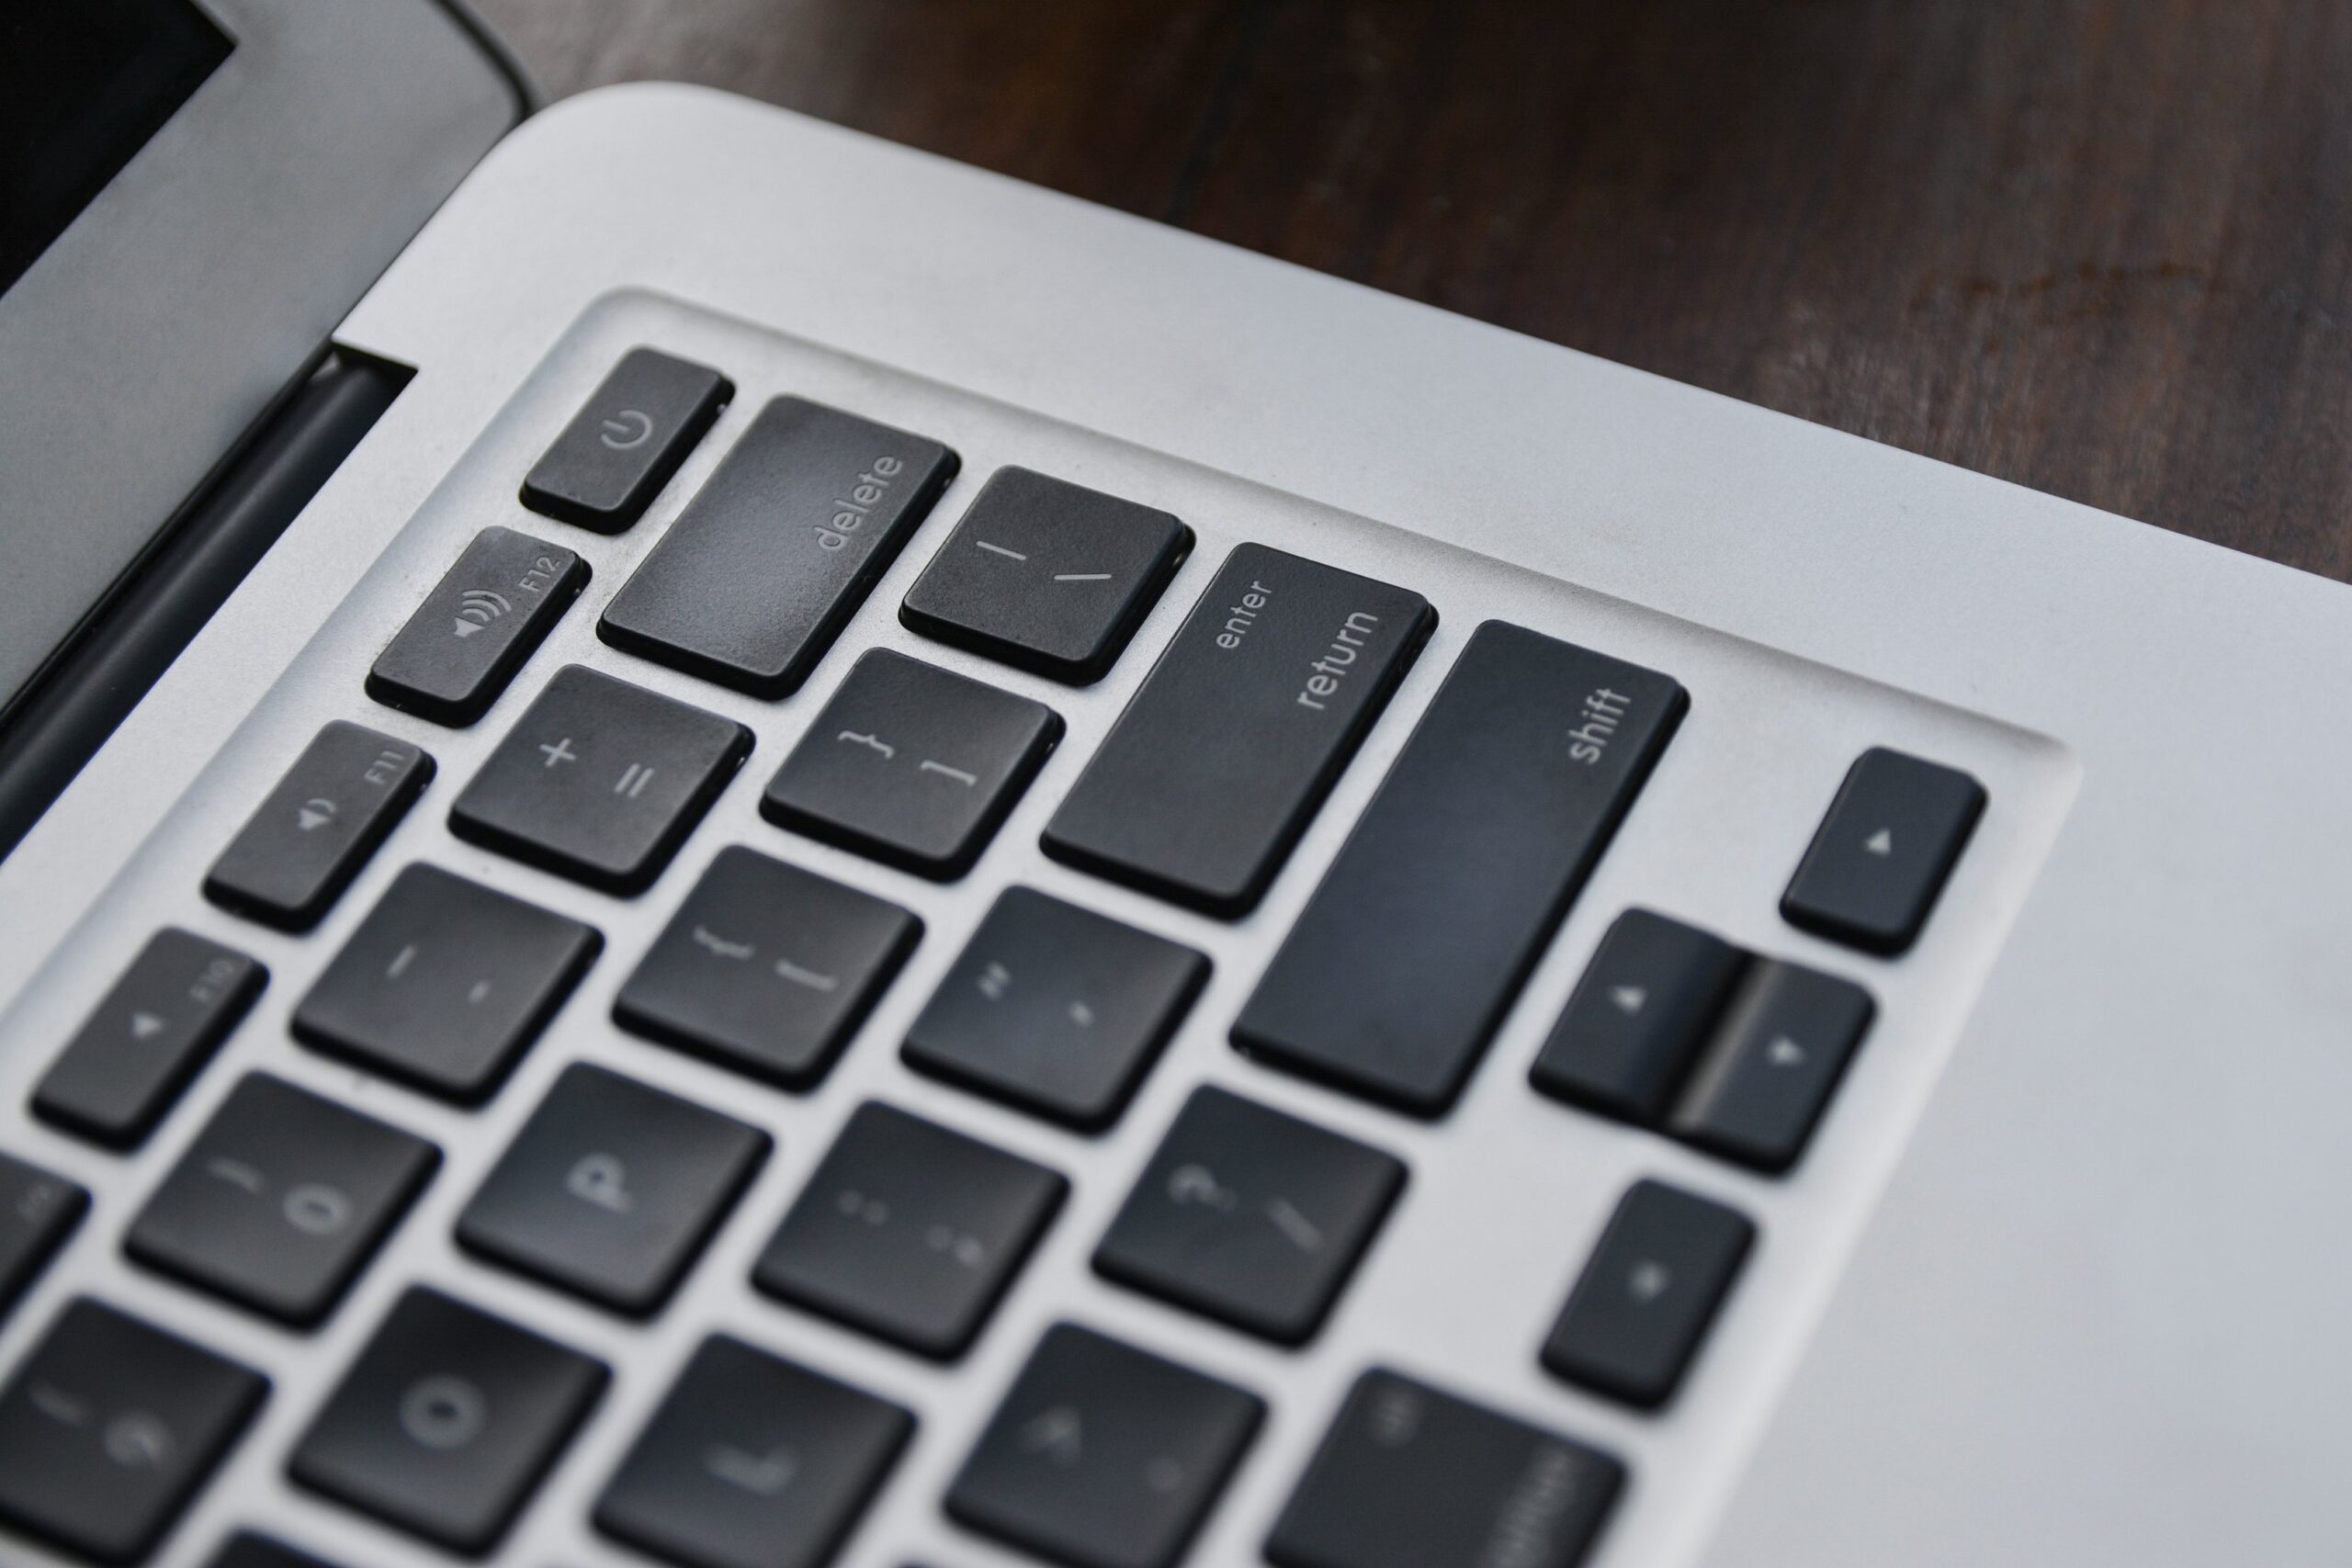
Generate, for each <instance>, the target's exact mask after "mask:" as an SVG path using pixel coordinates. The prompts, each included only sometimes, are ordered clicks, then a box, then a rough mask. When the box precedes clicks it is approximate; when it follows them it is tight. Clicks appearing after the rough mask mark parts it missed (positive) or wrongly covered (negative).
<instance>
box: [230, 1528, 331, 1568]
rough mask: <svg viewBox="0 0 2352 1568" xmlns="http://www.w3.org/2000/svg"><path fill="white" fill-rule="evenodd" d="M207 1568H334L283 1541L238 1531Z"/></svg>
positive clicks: (250, 1532) (251, 1532) (249, 1531)
mask: <svg viewBox="0 0 2352 1568" xmlns="http://www.w3.org/2000/svg"><path fill="white" fill-rule="evenodd" d="M206 1568H334V1565H333V1564H332V1563H329V1562H326V1561H325V1560H324V1559H322V1558H317V1557H313V1556H311V1554H310V1553H309V1552H307V1551H295V1550H294V1549H293V1548H292V1547H290V1546H288V1545H287V1544H286V1543H285V1542H284V1541H282V1540H271V1539H270V1538H269V1537H268V1536H266V1535H255V1534H254V1532H253V1531H251V1530H239V1531H238V1532H237V1533H236V1534H235V1535H232V1536H231V1537H230V1538H229V1539H228V1540H225V1541H223V1542H221V1543H220V1551H217V1552H215V1553H213V1555H212V1561H211V1562H209V1563H208V1564H207V1565H206Z"/></svg>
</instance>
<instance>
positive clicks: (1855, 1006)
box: [1670, 959, 1876, 1172]
mask: <svg viewBox="0 0 2352 1568" xmlns="http://www.w3.org/2000/svg"><path fill="white" fill-rule="evenodd" d="M1875 1010H1876V1009H1875V1007H1874V1005H1873V1004H1872V1003H1871V997H1870V993H1869V992H1868V991H1865V990H1863V989H1862V988H1861V987H1860V986H1857V985H1855V984H1854V983H1853V982H1852V981H1851V980H1841V979H1839V978H1838V976H1835V975H1824V974H1822V973H1821V972H1820V971H1819V970H1816V969H1805V968H1802V967H1800V966H1798V965H1797V964H1781V963H1777V962H1774V961H1772V960H1770V959H1759V960H1758V961H1757V962H1756V963H1755V964H1751V965H1750V966H1749V968H1748V971H1747V978H1746V980H1745V981H1743V982H1742V984H1741V986H1740V987H1739V990H1738V991H1737V993H1736V995H1735V996H1734V997H1733V998H1732V1001H1731V1005H1730V1007H1729V1009H1728V1010H1727V1011H1726V1012H1725V1014H1724V1021H1723V1023H1722V1024H1721V1025H1720V1026H1719V1028H1718V1030H1717V1032H1716V1036H1715V1040H1714V1043H1713V1044H1712V1045H1711V1046H1710V1047H1709V1049H1708V1051H1707V1055H1706V1056H1705V1059H1703V1060H1702V1062H1701V1063H1700V1064H1699V1066H1698V1068H1697V1069H1696V1071H1695V1073H1694V1075H1693V1077H1692V1079H1691V1085H1690V1087H1689V1088H1688V1089H1685V1090H1684V1091H1683V1093H1682V1099H1681V1102H1680V1104H1679V1105H1678V1106H1677V1108H1676V1110H1675V1112H1674V1115H1673V1117H1672V1119H1671V1122H1670V1130H1671V1131H1672V1132H1673V1134H1674V1135H1675V1136H1676V1137H1679V1138H1680V1139H1682V1140H1683V1141H1684V1142H1685V1143H1689V1144H1694V1145H1698V1146H1699V1147H1700V1148H1702V1149H1705V1150H1706V1151H1707V1152H1708V1153H1710V1154H1713V1155H1719V1156H1722V1157H1723V1158H1724V1159H1728V1160H1736V1161H1738V1162H1739V1163H1740V1164H1742V1165H1747V1166H1753V1167H1755V1168H1757V1169H1758V1170H1764V1171H1773V1172H1778V1171H1783V1170H1786V1169H1788V1168H1789V1167H1791V1166H1792V1165H1794V1164H1795V1163H1796V1160H1797V1156H1798V1155H1800V1154H1802V1153H1803V1152H1804V1145H1805V1140H1806V1139H1807V1138H1808V1137H1809V1136H1811V1135H1812V1133H1813V1125H1814V1123H1815V1122H1818V1121H1819V1120H1820V1119H1821V1112H1822V1110H1823V1108H1824V1107H1826V1105H1827V1104H1828V1103H1829V1097H1830V1095H1831V1093H1832V1092H1834V1091H1835V1090H1836V1089H1837V1088H1838V1078H1839V1077H1842V1076H1843V1075H1844V1073H1845V1071H1846V1063H1847V1061H1848V1060H1849V1058H1851V1057H1852V1055H1853V1054H1854V1050H1855V1048H1856V1047H1857V1046H1859V1045H1860V1044H1861V1043H1862V1035H1863V1033H1864V1032H1865V1031H1867V1030H1868V1029H1869V1028H1870V1024H1871V1015H1872V1014H1873V1013H1874V1012H1875Z"/></svg>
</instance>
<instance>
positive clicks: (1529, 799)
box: [1233, 621, 1688, 1116]
mask: <svg viewBox="0 0 2352 1568" xmlns="http://www.w3.org/2000/svg"><path fill="white" fill-rule="evenodd" d="M1687 705H1688V702H1687V699H1686V698H1685V697H1684V695H1683V691H1682V688H1681V687H1680V686H1679V685H1677V684H1676V683H1675V682H1672V681H1670V680H1668V678H1667V677H1665V676H1663V675H1660V674H1657V673H1656V672H1655V671H1648V670H1643V669H1640V668H1638V667H1636V666H1634V665H1631V664H1627V663H1625V662H1623V660H1615V659H1610V658H1607V657H1605V656H1603V655H1601V654H1598V653H1593V652H1590V651H1589V650H1587V649H1581V648H1577V647H1575V646H1573V645H1571V644H1568V643H1565V642H1559V641H1555V639H1553V638H1551V637H1543V636H1540V635H1538V634H1537V633H1534V632H1532V631H1528V630H1526V629H1524V628H1522V627H1520V626H1507V625H1505V624H1504V623H1502V622H1500V621H1488V622H1487V624H1486V625H1484V626H1480V627H1479V628H1478V629H1477V631H1476V632H1475V633H1474V634H1472V636H1471V638H1470V641H1469V644H1468V646H1466V647H1465V648H1464V649H1463V650H1462V657H1461V659H1460V660H1458V661H1457V662H1456V663H1455V664H1454V667H1453V671H1452V672H1451V673H1450V674H1448V675H1447V676H1446V679H1445V684H1444V685H1443V686H1442V687H1441V688H1440V689H1439V691H1438V694H1437V696H1436V697H1435V698H1434V699H1432V700H1431V702H1430V708H1429V711H1428V712H1427V713H1426V714H1424V715H1423V716H1421V722H1420V723H1419V725H1418V726H1416V727H1415V728H1414V730H1413V734H1412V738H1411V739H1408V740H1407V741H1406V743H1405V750H1404V751H1403V753H1402V754H1401V755H1400V756H1398V757H1397V764H1396V766H1395V767H1393V768H1391V769H1390V770H1389V773H1388V777H1387V778H1386V780H1385V781H1384V782H1383V783H1382V784H1381V786H1380V793H1379V794H1378V795H1374V796H1373V800H1372V804H1371V805H1370V806H1368V807H1365V808H1364V813H1363V817H1362V818H1360V819H1359V820H1358V821H1357V823H1356V827H1355V830H1354V831H1353V832H1352V833H1351V834H1350V835H1349V836H1348V841H1347V843H1346V844H1345V845H1343V846H1342V847H1341V849H1340V854H1339V858H1338V859H1337V860H1335V861H1333V862H1332V863H1331V869H1330V871H1329V873H1327V874H1325V876H1324V878H1323V882H1322V885H1321V886H1318V887H1317V888H1316V890H1315V895H1314V897H1312V898H1311V899H1310V900H1308V902H1307V906H1306V910H1305V912H1304V913H1302V914H1301V915H1300V916H1299V918H1298V923H1297V924H1296V925H1295V926H1293V927H1292V928H1291V932H1290V935H1289V937H1288V938H1286V939H1285V940H1284V941H1283V945H1282V948H1281V950H1280V951H1279V952H1277V953H1275V954H1274V961H1273V963H1272V964H1271V965H1269V966H1268V968H1267V970H1266V973H1265V976H1264V978H1262V979H1261V980H1260V981H1259V983H1258V989H1257V990H1256V992H1255V993H1253V994H1252V995H1251V996H1250V1001H1249V1004H1248V1005H1247V1006H1246V1007H1245V1008H1243V1010H1242V1012H1241V1018H1240V1021H1238V1022H1237V1023H1236V1024H1235V1025H1234V1028H1233V1039H1234V1043H1236V1044H1238V1045H1239V1046H1240V1047H1241V1048H1242V1049H1243V1050H1245V1051H1247V1052H1250V1054H1251V1055H1255V1056H1258V1057H1261V1058H1262V1059H1263V1060H1265V1061H1268V1062H1271V1063H1273V1064H1275V1065H1277V1066H1283V1067H1288V1068H1290V1069H1291V1070H1292V1071H1294V1072H1298V1073H1303V1074H1306V1075H1307V1076H1309V1077H1317V1078H1322V1079H1324V1080H1326V1081H1329V1082H1330V1083H1333V1084H1336V1085H1338V1086H1339V1087H1340V1088H1342V1089H1350V1090H1352V1091H1353V1092H1355V1093H1357V1094H1361V1095H1363V1096H1365V1097H1366V1098H1368V1099H1372V1100H1380V1101H1382V1102H1384V1103H1385V1104H1388V1105H1391V1106H1394V1107H1396V1108H1397V1109H1398V1110H1400V1111H1409V1112H1412V1113H1413V1114H1416V1115H1420V1116H1436V1115H1440V1114H1442V1112H1443V1111H1445V1110H1446V1109H1447V1108H1448V1107H1449V1106H1451V1105H1452V1104H1453V1100H1454V1098H1455V1097H1456V1096H1457V1095H1459V1094H1460V1093H1461V1092H1462V1086H1463V1085H1464V1083H1466V1082H1468V1081H1469V1077H1470V1071H1471V1069H1472V1068H1473V1067H1475V1066H1476V1065H1477V1062H1478V1058H1479V1057H1480V1056H1481V1055H1484V1054H1485V1053H1486V1049H1487V1041H1489V1040H1490V1039H1492V1038H1493V1036H1494V1032H1495V1030H1496V1028H1497V1027H1498V1025H1499V1024H1500V1023H1501V1022H1502V1019H1503V1015H1504V1013H1505V1012H1506V1011H1508V1010H1509V1009H1510V1004H1511V1001H1512V998H1514V997H1516V996H1517V994H1518V992H1519V987H1520V985H1521V982H1522V981H1524V980H1525V979H1526V977H1527V972H1528V970H1529V969H1530V968H1531V967H1532V965H1533V964H1534V962H1535V960H1536V957H1537V956H1538V955H1539V954H1540V953H1542V952H1543V950H1544V943H1545V942H1548V941H1550V940H1551V936H1552V932H1553V931H1555V929H1556V928H1557V927H1558V925H1559V923H1560V918H1561V917H1562V916H1563V915H1565V914H1566V912H1567V908H1568V905H1569V904H1570V902H1572V901H1573V900H1574V899H1575V897H1576V896H1577V890H1578V889H1579V888H1581V887H1582V886H1584V881H1585V878H1586V877H1587V876H1588V875H1589V874H1591V871H1592V868H1593V865H1594V863H1596V862H1598V861H1599V860H1600V854H1601V852H1602V851H1603V850H1605V849H1606V848H1607V847H1608V845H1609V840H1610V839H1611V837H1612V836H1613V835H1614V834H1615V832H1616V830H1617V824H1618V822H1619V821H1620V819H1622V818H1623V817H1624V815H1625V812H1626V810H1627V808H1628V807H1631V806H1632V805H1633V802H1634V795H1637V794H1639V793H1640V791H1641V787H1642V784H1643V782H1644V781H1645V779H1647V778H1648V776H1649V772H1650V768H1651V766H1652V764H1654V763H1655V762H1656V761H1657V757H1658V753H1659V752H1661V751H1663V750H1665V749H1666V743H1667V741H1668V739H1669V738H1670V737H1671V736H1672V735H1673V733H1674V728H1675V726H1676V725H1677V724H1678V723H1679V722H1680V720H1681V717H1682V712H1683V709H1684V708H1685V707H1686V706H1687Z"/></svg>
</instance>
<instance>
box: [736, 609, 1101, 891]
mask: <svg viewBox="0 0 2352 1568" xmlns="http://www.w3.org/2000/svg"><path fill="white" fill-rule="evenodd" d="M1061 738H1062V721H1061V716H1060V715H1058V714H1057V713H1055V712H1054V710H1053V709H1051V708H1049V707H1047V706H1046V705H1045V704H1043V703H1034V702H1031V701H1030V700H1029V699H1028V698H1027V697H1016V696H1014V695H1013V694H1012V693H1011V692H1003V691H999V690H998V689H997V688H996V687H994V686H988V685H983V684H981V683H980V682H978V681H970V680H967V679H965V678H964V677H963V676H961V675H953V674H950V673H948V672H947V671H944V670H942V669H939V668H938V667H937V666H935V665H931V664H925V663H923V662H922V661H921V660H914V659H909V658H908V657H906V656H905V655H904V654H900V653H892V652H890V651H889V650H888V649H879V648H877V649H873V650H871V651H870V652H868V653H867V654H866V655H865V657H864V658H862V659H860V660H858V661H857V665H856V667H855V668H854V669H853V670H851V671H850V672H849V678H848V679H847V680H845V681H843V682H842V683H841V687H840V689H839V690H837V691H835V692H834V693H833V695H832V699H831V701H830V702H828V703H826V705H825V706H824V711H823V712H821V713H820V714H818V716H817V718H816V722H814V723H813V724H811V725H810V726H809V730H808V733H807V734H805V735H803V736H802V737H801V738H800V744H799V745H797V746H795V747H794V748H793V749H792V754H791V755H790V756H788V757H786V759H785V760H784V766H783V767H781V768H779V769H777V770H776V775H775V779H774V780H773V781H771V782H770V784H768V790H767V794H766V795H764V796H763V797H762V798H761V801H760V810H761V812H762V814H763V815H764V816H765V817H766V818H768V820H770V821H772V822H775V823H779V824H781V825H782V826H784V827H786V828H792V829H797V830H798V831H800V832H803V833H806V834H808V835H809V837H810V838H812V839H822V840H825V841H826V842H827V843H831V844H839V845H841V846H842V848H843V849H849V850H855V851H856V852H859V853H861V854H867V855H872V856H873V857H874V858H875V859H876V860H878V861H884V862H887V863H889V864H891V865H895V866H898V867H899V868H900V869H902V870H906V871H911V872H913V873H914V874H916V875H918V876H928V877H931V878H932V879H933V880H934V881H939V882H952V881H953V880H955V879H956V877H959V876H961V875H963V874H965V873H966V872H967V871H969V870H971V869H972V863H973V862H974V861H976V860H978V859H979V858H980V852H981V851H982V850H983V849H985V848H987V847H988V842H989V840H990V839H992V838H994V837H995V836H996V830H997V829H998V828H999V827H1001V825H1002V824H1003V822H1004V818H1005V815H1006V813H1008V812H1010V811H1011V810H1012V806H1013V802H1015V801H1017V800H1019V799H1020V798H1021V792H1022V791H1023V790H1025V789H1027V788H1028V787H1029V781H1030V780H1032V779H1034V778H1035V777H1036V776H1037V770H1038V769H1039V768H1041V767H1043V766H1044V765H1045V761H1046V754H1047V753H1048V752H1050V751H1052V750H1053V749H1054V746H1055V743H1056V742H1057V741H1059V740H1060V739H1061Z"/></svg>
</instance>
